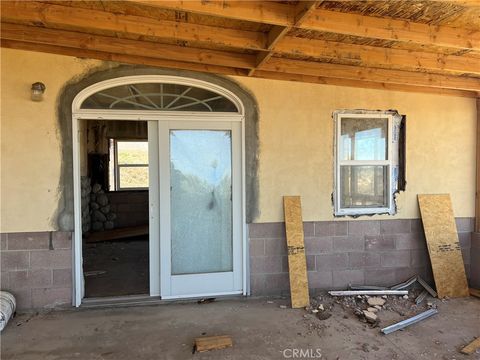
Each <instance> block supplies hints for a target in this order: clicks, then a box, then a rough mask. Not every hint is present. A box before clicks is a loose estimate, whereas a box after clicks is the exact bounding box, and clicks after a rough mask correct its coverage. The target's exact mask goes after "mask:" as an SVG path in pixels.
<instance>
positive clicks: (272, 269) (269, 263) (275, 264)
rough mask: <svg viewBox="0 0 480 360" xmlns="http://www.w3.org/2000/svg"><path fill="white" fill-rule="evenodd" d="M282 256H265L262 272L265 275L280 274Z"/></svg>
mask: <svg viewBox="0 0 480 360" xmlns="http://www.w3.org/2000/svg"><path fill="white" fill-rule="evenodd" d="M282 258H283V257H282V256H278V255H277V256H265V257H264V261H265V264H264V272H265V273H266V274H276V273H281V272H282Z"/></svg>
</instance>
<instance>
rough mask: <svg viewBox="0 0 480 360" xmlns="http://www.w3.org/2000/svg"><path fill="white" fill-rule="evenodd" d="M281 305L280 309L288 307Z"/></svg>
mask: <svg viewBox="0 0 480 360" xmlns="http://www.w3.org/2000/svg"><path fill="white" fill-rule="evenodd" d="M279 307H280V309H286V308H287V305H280V306H279Z"/></svg>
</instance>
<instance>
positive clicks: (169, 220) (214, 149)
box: [158, 121, 243, 298]
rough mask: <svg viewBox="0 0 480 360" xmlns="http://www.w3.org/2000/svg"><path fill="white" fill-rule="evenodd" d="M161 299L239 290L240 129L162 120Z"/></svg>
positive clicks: (218, 123) (230, 124) (227, 124)
mask: <svg viewBox="0 0 480 360" xmlns="http://www.w3.org/2000/svg"><path fill="white" fill-rule="evenodd" d="M158 134H159V142H158V143H159V163H160V168H159V170H160V171H159V175H160V176H159V182H160V274H161V275H160V278H161V279H160V285H161V291H160V293H161V296H162V298H179V297H196V296H208V295H221V294H237V293H242V284H243V281H242V197H241V194H242V188H241V186H242V181H241V174H242V169H241V166H242V161H241V124H240V123H239V122H224V121H160V122H159V128H158Z"/></svg>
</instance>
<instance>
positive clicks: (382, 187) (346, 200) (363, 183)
mask: <svg viewBox="0 0 480 360" xmlns="http://www.w3.org/2000/svg"><path fill="white" fill-rule="evenodd" d="M387 174H388V166H341V167H340V186H341V191H340V194H341V198H340V202H341V207H342V208H368V207H388V202H387V196H386V194H387V190H386V189H387V182H388V175H387Z"/></svg>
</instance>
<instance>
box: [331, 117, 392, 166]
mask: <svg viewBox="0 0 480 360" xmlns="http://www.w3.org/2000/svg"><path fill="white" fill-rule="evenodd" d="M387 134H388V119H387V118H385V119H378V118H371V119H368V118H342V120H341V138H340V144H339V146H340V149H339V151H340V159H341V160H387V138H388V136H387Z"/></svg>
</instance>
